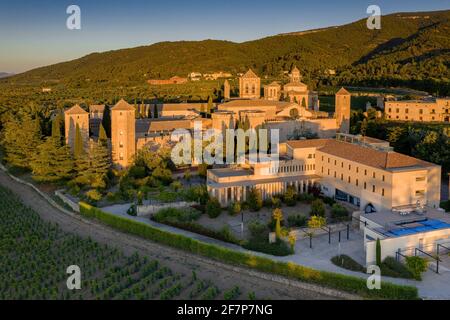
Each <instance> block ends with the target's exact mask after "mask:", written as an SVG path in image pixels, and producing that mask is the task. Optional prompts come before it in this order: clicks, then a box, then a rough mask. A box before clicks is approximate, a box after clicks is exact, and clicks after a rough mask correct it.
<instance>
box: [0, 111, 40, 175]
mask: <svg viewBox="0 0 450 320" xmlns="http://www.w3.org/2000/svg"><path fill="white" fill-rule="evenodd" d="M40 137H41V126H40V123H39V120H37V119H33V118H31V116H30V115H29V114H24V115H23V116H22V117H21V119H16V118H11V119H10V120H9V121H6V122H5V123H4V127H3V140H2V144H3V147H4V148H5V153H6V155H5V160H6V161H7V162H8V163H9V164H11V165H12V166H15V167H19V168H24V169H29V168H30V161H31V159H32V158H33V156H34V153H35V150H36V147H37V146H38V145H39V143H40Z"/></svg>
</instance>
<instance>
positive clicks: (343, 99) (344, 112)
mask: <svg viewBox="0 0 450 320" xmlns="http://www.w3.org/2000/svg"><path fill="white" fill-rule="evenodd" d="M351 97H352V95H351V94H350V92H348V91H347V90H345V89H344V88H341V89H340V90H339V91H338V92H337V93H336V104H335V108H336V124H337V126H338V128H339V132H340V133H350V109H351Z"/></svg>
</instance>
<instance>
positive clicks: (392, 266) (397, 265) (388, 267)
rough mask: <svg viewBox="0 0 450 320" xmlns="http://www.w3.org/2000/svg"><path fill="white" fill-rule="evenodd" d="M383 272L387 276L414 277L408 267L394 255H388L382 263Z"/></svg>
mask: <svg viewBox="0 0 450 320" xmlns="http://www.w3.org/2000/svg"><path fill="white" fill-rule="evenodd" d="M381 274H382V275H383V276H386V277H393V278H405V279H413V278H414V276H413V274H412V273H411V271H409V270H408V268H407V267H406V266H405V265H404V264H402V263H401V262H399V261H397V260H395V258H393V257H386V258H385V259H384V261H383V262H382V263H381Z"/></svg>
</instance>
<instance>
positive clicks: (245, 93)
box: [239, 69, 261, 99]
mask: <svg viewBox="0 0 450 320" xmlns="http://www.w3.org/2000/svg"><path fill="white" fill-rule="evenodd" d="M239 96H240V97H241V98H242V99H259V98H260V97H261V79H260V78H259V77H258V76H257V75H256V74H255V73H254V72H253V71H252V69H249V70H248V71H247V73H246V74H244V75H243V76H242V77H240V78H239Z"/></svg>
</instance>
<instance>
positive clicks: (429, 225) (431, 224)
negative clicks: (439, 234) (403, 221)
mask: <svg viewBox="0 0 450 320" xmlns="http://www.w3.org/2000/svg"><path fill="white" fill-rule="evenodd" d="M418 223H419V224H421V226H416V227H412V228H399V229H394V230H390V231H389V232H388V234H391V235H393V236H397V237H398V236H406V235H410V234H415V233H422V232H428V231H434V230H439V229H447V228H450V224H449V223H446V222H443V221H441V220H425V221H421V222H418Z"/></svg>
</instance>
